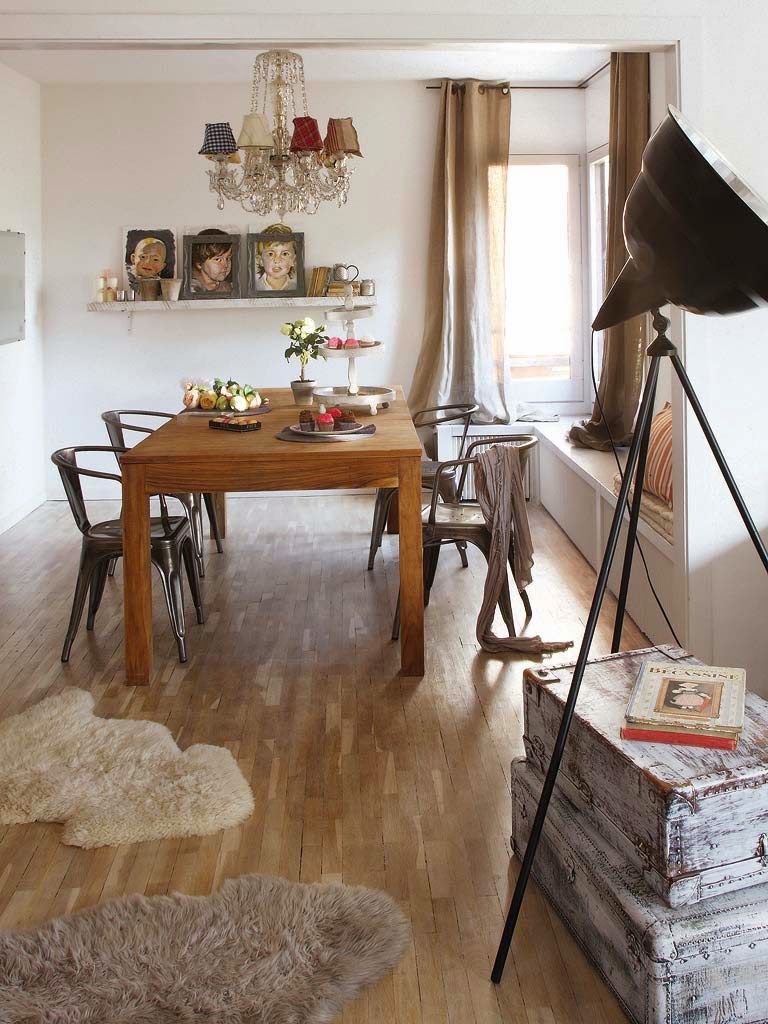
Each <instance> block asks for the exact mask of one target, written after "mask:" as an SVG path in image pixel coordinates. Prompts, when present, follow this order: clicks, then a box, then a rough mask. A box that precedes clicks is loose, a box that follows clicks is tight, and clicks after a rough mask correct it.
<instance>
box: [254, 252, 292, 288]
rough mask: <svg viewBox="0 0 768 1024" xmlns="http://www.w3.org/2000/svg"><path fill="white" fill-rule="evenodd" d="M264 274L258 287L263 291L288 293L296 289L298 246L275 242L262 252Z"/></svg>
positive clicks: (258, 282)
mask: <svg viewBox="0 0 768 1024" xmlns="http://www.w3.org/2000/svg"><path fill="white" fill-rule="evenodd" d="M261 265H262V268H263V273H262V274H261V275H260V276H259V278H258V280H257V282H256V286H257V288H259V289H260V290H263V291H273V292H276V291H286V290H288V289H290V288H292V287H293V288H295V287H296V282H295V276H296V244H295V242H280V241H274V242H270V243H268V244H267V245H266V246H265V247H264V248H263V249H262V250H261Z"/></svg>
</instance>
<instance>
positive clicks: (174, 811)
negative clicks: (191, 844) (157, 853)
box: [0, 689, 253, 848]
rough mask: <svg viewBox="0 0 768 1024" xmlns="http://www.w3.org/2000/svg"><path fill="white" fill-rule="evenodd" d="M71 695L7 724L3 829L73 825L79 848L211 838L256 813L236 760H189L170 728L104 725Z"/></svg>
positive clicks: (70, 833)
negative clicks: (41, 823) (57, 823)
mask: <svg viewBox="0 0 768 1024" xmlns="http://www.w3.org/2000/svg"><path fill="white" fill-rule="evenodd" d="M94 703H95V701H94V698H93V697H92V696H91V694H90V693H88V692H87V691H85V690H78V689H67V690H64V691H63V692H62V693H60V694H56V695H55V696H52V697H47V698H46V699H45V700H42V701H41V702H40V703H39V704H35V705H34V706H33V707H31V708H28V709H27V710H26V711H23V712H22V713H21V714H19V715H14V716H13V717H12V718H7V719H6V720H5V721H3V722H0V824H3V825H16V824H19V823H22V822H30V821H61V822H64V831H63V835H62V841H63V842H64V843H67V844H69V845H70V846H83V847H87V848H90V847H94V846H116V845H118V844H119V843H135V842H142V841H143V840H147V839H166V838H171V837H180V836H203V835H209V834H210V833H211V832H218V831H219V829H222V828H228V827H229V826H230V825H237V824H238V823H239V822H241V821H244V820H245V819H246V818H247V817H249V816H250V815H251V814H252V813H253V794H252V793H251V789H250V786H249V785H248V783H247V782H246V781H245V779H244V777H243V775H242V772H241V771H240V769H239V768H238V766H237V763H236V761H235V759H234V758H233V757H232V754H231V753H230V752H229V751H228V750H226V749H225V748H224V747H213V746H204V745H202V744H197V745H195V746H192V747H189V748H188V749H187V750H184V751H181V750H180V749H179V748H178V747H177V746H176V743H175V742H174V740H173V737H172V736H171V734H170V732H169V731H168V729H166V727H165V726H164V725H160V724H159V723H157V722H140V721H131V720H129V719H117V718H97V717H96V716H95V715H94V713H93V707H94Z"/></svg>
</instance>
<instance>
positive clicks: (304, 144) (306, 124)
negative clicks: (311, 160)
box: [291, 117, 323, 153]
mask: <svg viewBox="0 0 768 1024" xmlns="http://www.w3.org/2000/svg"><path fill="white" fill-rule="evenodd" d="M322 148H323V140H322V138H321V136H320V127H319V125H318V123H317V121H316V120H315V118H314V117H294V119H293V138H292V139H291V152H292V153H302V152H304V153H306V152H317V153H319V152H320V150H321V149H322Z"/></svg>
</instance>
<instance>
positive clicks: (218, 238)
mask: <svg viewBox="0 0 768 1024" xmlns="http://www.w3.org/2000/svg"><path fill="white" fill-rule="evenodd" d="M183 244H184V276H183V284H182V297H183V298H185V299H239V298H240V235H234V234H230V233H229V232H228V231H222V230H221V228H205V229H204V230H203V231H200V232H199V233H198V234H196V235H184V243H183Z"/></svg>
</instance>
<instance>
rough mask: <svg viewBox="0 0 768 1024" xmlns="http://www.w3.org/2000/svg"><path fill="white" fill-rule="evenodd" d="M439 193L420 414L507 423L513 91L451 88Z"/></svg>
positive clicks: (445, 106)
mask: <svg viewBox="0 0 768 1024" xmlns="http://www.w3.org/2000/svg"><path fill="white" fill-rule="evenodd" d="M441 88H442V92H441V114H440V122H439V127H438V138H437V153H436V158H435V173H434V183H433V196H432V215H431V225H430V239H429V249H428V253H429V257H428V259H429V263H428V272H427V274H428V276H427V309H426V317H425V324H424V334H423V338H422V343H421V351H420V354H419V360H418V364H417V366H416V371H415V375H414V380H413V384H412V386H411V389H410V393H409V396H408V400H409V404H410V406H411V408H412V409H424V408H428V407H430V406H435V405H447V404H448V403H449V402H470V403H472V402H476V403H477V404H478V405H479V406H480V411H479V413H478V414H477V415H476V421H477V422H487V423H492V422H508V421H509V420H510V415H509V404H508V401H507V395H506V390H507V382H506V373H505V358H504V320H505V312H506V311H505V301H506V296H505V287H504V246H505V217H506V190H507V165H508V161H509V119H510V95H509V90H502V89H500V88H493V89H492V88H486V84H485V83H483V82H477V81H467V82H463V83H455V82H450V81H444V82H443V83H442V87H441Z"/></svg>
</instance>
